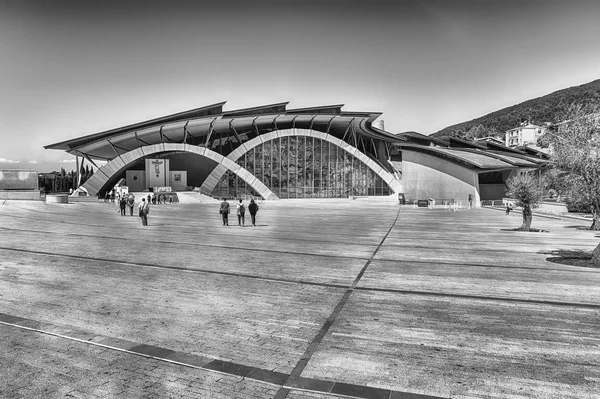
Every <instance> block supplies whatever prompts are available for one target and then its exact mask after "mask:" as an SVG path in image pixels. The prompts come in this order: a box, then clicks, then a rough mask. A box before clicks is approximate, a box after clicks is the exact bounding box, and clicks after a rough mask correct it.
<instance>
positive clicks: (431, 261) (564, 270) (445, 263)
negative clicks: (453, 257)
mask: <svg viewBox="0 0 600 399" xmlns="http://www.w3.org/2000/svg"><path fill="white" fill-rule="evenodd" d="M0 249H1V248H0ZM375 261H377V262H393V263H425V264H435V265H452V266H463V267H489V268H497V269H519V270H541V269H540V268H535V267H525V266H505V265H486V264H482V263H456V262H443V261H437V260H418V259H375ZM574 267H575V266H574ZM543 270H548V271H555V272H566V273H600V269H596V268H589V267H588V268H578V269H559V268H544V269H543Z"/></svg>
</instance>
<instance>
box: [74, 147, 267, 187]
mask: <svg viewBox="0 0 600 399" xmlns="http://www.w3.org/2000/svg"><path fill="white" fill-rule="evenodd" d="M170 151H179V152H187V153H192V154H197V155H200V156H202V157H205V158H209V159H212V160H213V161H215V162H217V164H218V166H219V167H223V168H224V169H225V170H231V171H232V172H233V173H235V174H236V175H237V176H238V177H239V178H240V179H242V180H244V181H245V182H246V183H247V184H248V185H249V186H250V187H252V188H253V189H254V190H256V192H257V193H258V194H259V195H260V196H261V197H263V198H264V199H279V197H277V195H275V194H274V193H273V192H272V191H271V190H270V189H269V188H268V187H267V186H265V185H264V184H263V183H262V182H261V181H260V180H259V179H257V178H256V177H255V176H254V175H253V174H252V173H250V172H248V171H247V170H246V169H245V168H243V167H241V166H240V165H238V164H237V163H235V162H234V161H232V160H231V159H229V158H226V157H224V156H223V155H220V154H219V153H217V152H215V151H212V150H210V149H208V148H205V147H198V146H195V145H189V144H183V143H160V144H152V145H147V146H143V147H139V148H136V149H135V150H132V151H129V152H127V153H125V154H121V155H119V156H118V157H116V158H114V159H113V160H111V161H110V162H109V163H107V164H106V165H104V166H102V167H101V168H99V169H98V170H97V171H96V172H95V173H94V174H93V175H92V177H90V178H89V179H88V180H87V181H86V182H85V183H84V184H83V185H82V186H81V187H80V188H81V189H83V190H85V191H87V193H88V194H89V195H97V194H98V193H99V192H100V190H102V188H103V187H104V186H105V185H106V183H107V182H108V181H109V179H111V178H112V177H113V176H114V175H115V174H117V173H121V172H122V170H123V169H124V168H125V167H126V166H127V165H129V164H130V163H132V162H134V161H135V160H137V159H140V158H142V157H145V156H149V155H153V154H158V153H162V152H170ZM217 182H218V180H217ZM215 184H216V182H215ZM203 192H205V193H206V191H203ZM211 192H212V190H211V191H210V192H208V194H210V193H211ZM75 194H77V193H75Z"/></svg>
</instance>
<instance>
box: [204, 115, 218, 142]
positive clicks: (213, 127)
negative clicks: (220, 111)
mask: <svg viewBox="0 0 600 399" xmlns="http://www.w3.org/2000/svg"><path fill="white" fill-rule="evenodd" d="M216 120H217V118H215V119H213V120H212V122H210V125H209V126H208V134H207V135H206V142H205V143H204V147H206V148H208V142H209V141H210V136H212V133H213V130H215V121H216Z"/></svg>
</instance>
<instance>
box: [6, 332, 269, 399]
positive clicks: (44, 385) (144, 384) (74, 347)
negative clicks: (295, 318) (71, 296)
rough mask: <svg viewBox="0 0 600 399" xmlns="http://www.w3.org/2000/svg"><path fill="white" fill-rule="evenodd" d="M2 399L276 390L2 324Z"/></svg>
mask: <svg viewBox="0 0 600 399" xmlns="http://www.w3.org/2000/svg"><path fill="white" fill-rule="evenodd" d="M0 336H2V338H3V339H2V341H3V343H2V345H0V363H1V364H3V365H10V367H3V370H2V379H0V397H3V398H27V399H29V398H41V397H44V398H63V397H66V398H69V397H75V398H148V397H156V398H168V397H178V398H223V399H230V398H236V397H237V398H257V399H258V398H272V397H273V396H274V395H275V393H276V392H277V387H276V386H273V385H272V384H266V383H261V382H259V381H256V380H252V379H245V378H240V377H237V376H234V375H227V374H222V373H214V372H211V371H205V370H200V369H195V368H189V367H185V366H179V365H176V364H172V363H166V362H162V361H158V360H154V359H149V358H146V357H140V356H136V355H133V354H129V353H124V352H120V351H115V350H112V349H107V348H102V347H99V346H95V345H89V344H85V343H82V342H76V341H73V340H66V339H63V338H60V337H56V336H52V335H47V334H40V333H38V332H34V331H27V330H23V329H19V328H15V327H11V326H6V325H3V324H1V323H0Z"/></svg>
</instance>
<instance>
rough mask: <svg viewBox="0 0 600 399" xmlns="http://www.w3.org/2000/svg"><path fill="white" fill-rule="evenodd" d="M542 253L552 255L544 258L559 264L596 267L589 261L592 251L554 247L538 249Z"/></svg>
mask: <svg viewBox="0 0 600 399" xmlns="http://www.w3.org/2000/svg"><path fill="white" fill-rule="evenodd" d="M538 253H540V254H544V255H553V256H551V257H549V258H546V260H547V261H548V262H552V263H557V264H560V265H568V266H577V267H587V268H598V267H599V266H596V265H594V264H592V263H590V261H591V260H592V253H591V252H588V251H584V250H582V249H556V250H553V251H540V252H538Z"/></svg>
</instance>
